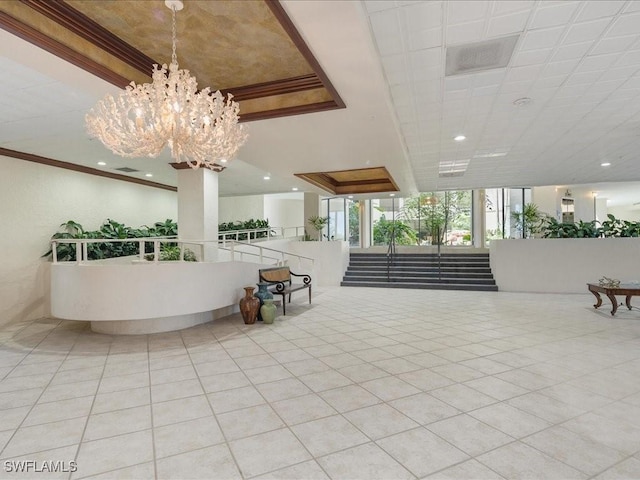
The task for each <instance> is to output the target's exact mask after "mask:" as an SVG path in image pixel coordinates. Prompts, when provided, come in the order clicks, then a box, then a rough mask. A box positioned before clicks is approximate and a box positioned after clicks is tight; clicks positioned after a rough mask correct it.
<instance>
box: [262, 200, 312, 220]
mask: <svg viewBox="0 0 640 480" xmlns="http://www.w3.org/2000/svg"><path fill="white" fill-rule="evenodd" d="M298 196H299V198H289V197H285V196H281V195H265V197H264V218H268V219H269V225H271V226H272V227H301V226H303V225H304V223H305V220H304V198H303V197H302V194H299V195H298Z"/></svg>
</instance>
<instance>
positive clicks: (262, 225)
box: [218, 218, 275, 240]
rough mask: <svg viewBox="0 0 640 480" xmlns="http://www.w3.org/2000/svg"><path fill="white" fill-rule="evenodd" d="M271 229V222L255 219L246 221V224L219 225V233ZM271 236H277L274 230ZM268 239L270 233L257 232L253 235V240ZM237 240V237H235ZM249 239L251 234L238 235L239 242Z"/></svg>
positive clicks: (236, 222)
mask: <svg viewBox="0 0 640 480" xmlns="http://www.w3.org/2000/svg"><path fill="white" fill-rule="evenodd" d="M270 228H271V227H270V226H269V220H268V219H267V220H261V219H257V220H254V219H253V218H251V219H249V220H246V221H244V222H241V221H235V222H228V223H221V224H219V225H218V233H223V232H233V231H236V230H259V229H270ZM271 234H272V235H273V234H275V232H273V230H272V231H271ZM266 237H268V232H266V231H265V232H256V233H252V234H251V239H254V238H266ZM233 238H234V239H235V237H233ZM248 238H249V234H247V233H240V234H238V240H247V239H248Z"/></svg>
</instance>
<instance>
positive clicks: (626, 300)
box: [625, 295, 631, 310]
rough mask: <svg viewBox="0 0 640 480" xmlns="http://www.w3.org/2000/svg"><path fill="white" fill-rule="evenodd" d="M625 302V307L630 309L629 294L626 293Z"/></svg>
mask: <svg viewBox="0 0 640 480" xmlns="http://www.w3.org/2000/svg"><path fill="white" fill-rule="evenodd" d="M625 303H626V304H627V308H628V309H629V310H631V295H627V298H626V299H625Z"/></svg>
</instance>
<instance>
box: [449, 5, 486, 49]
mask: <svg viewBox="0 0 640 480" xmlns="http://www.w3.org/2000/svg"><path fill="white" fill-rule="evenodd" d="M452 3H457V2H452ZM483 30H484V20H481V21H478V22H469V23H458V24H455V25H449V26H448V27H447V34H446V35H447V36H446V45H461V44H465V43H471V42H477V41H479V40H482V33H483Z"/></svg>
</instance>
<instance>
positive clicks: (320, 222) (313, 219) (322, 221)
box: [307, 215, 329, 240]
mask: <svg viewBox="0 0 640 480" xmlns="http://www.w3.org/2000/svg"><path fill="white" fill-rule="evenodd" d="M307 221H308V222H309V223H310V224H311V225H313V228H315V229H316V231H317V232H318V240H320V239H321V238H322V237H321V235H322V233H321V232H322V229H323V228H324V227H325V226H326V225H327V223H329V217H321V216H319V215H312V216H310V217H309V218H308V219H307Z"/></svg>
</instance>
